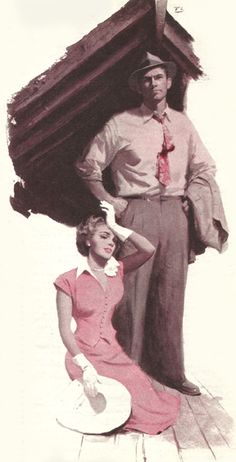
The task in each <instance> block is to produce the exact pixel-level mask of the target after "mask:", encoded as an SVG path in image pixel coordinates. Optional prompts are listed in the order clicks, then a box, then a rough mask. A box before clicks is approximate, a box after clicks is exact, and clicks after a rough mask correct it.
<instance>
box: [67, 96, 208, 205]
mask: <svg viewBox="0 0 236 462" xmlns="http://www.w3.org/2000/svg"><path fill="white" fill-rule="evenodd" d="M165 112H166V115H167V116H166V121H165V124H166V126H167V127H168V130H169V132H170V134H171V136H172V141H173V144H174V146H175V149H174V150H173V151H172V152H169V153H168V159H169V167H170V176H171V182H170V184H169V185H168V186H166V187H164V186H163V185H161V184H160V182H159V181H158V179H157V178H156V176H155V174H156V168H157V167H156V165H157V156H158V153H160V152H161V150H162V144H163V129H162V125H161V123H159V122H157V121H156V120H155V119H154V118H153V111H151V110H150V109H149V108H147V107H146V106H145V105H144V104H142V106H140V107H139V108H135V109H132V110H129V111H125V112H122V113H120V114H116V115H114V116H113V117H111V119H110V120H109V121H108V122H107V123H106V124H105V126H104V128H103V129H102V130H101V131H100V132H99V133H98V134H97V135H96V136H95V138H94V139H93V140H92V142H91V143H90V144H89V146H88V147H87V148H86V152H85V153H84V154H85V157H84V160H83V161H82V162H81V161H77V162H76V164H75V166H76V169H77V172H78V174H79V175H80V176H81V177H82V178H84V179H85V180H88V181H91V180H98V181H102V171H103V170H104V169H105V168H106V167H107V166H108V165H110V167H111V171H112V178H113V181H114V185H115V188H116V194H117V195H118V196H123V197H126V196H133V195H147V196H153V195H156V194H164V195H183V194H184V191H185V189H186V187H187V180H188V177H189V176H191V175H192V174H194V173H195V172H198V171H201V172H203V171H204V172H207V173H209V174H214V173H215V163H214V161H213V159H212V158H211V156H210V155H209V153H208V151H207V150H206V148H205V146H204V144H203V143H202V141H201V139H200V137H199V135H198V133H197V131H196V129H195V128H194V126H193V124H192V123H191V121H190V120H189V119H188V117H187V116H186V115H185V114H183V113H181V112H177V111H175V110H173V109H171V108H169V107H167V108H166V110H165Z"/></svg>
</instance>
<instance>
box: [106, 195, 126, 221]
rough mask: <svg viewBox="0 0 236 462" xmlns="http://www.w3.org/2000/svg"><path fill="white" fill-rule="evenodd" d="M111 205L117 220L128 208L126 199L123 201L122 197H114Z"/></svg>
mask: <svg viewBox="0 0 236 462" xmlns="http://www.w3.org/2000/svg"><path fill="white" fill-rule="evenodd" d="M110 202H111V201H110ZM111 203H112V205H113V207H114V210H115V214H116V216H117V218H120V216H121V215H122V213H123V212H124V211H125V209H126V207H127V206H128V201H127V200H126V199H123V197H114V199H112V202H111Z"/></svg>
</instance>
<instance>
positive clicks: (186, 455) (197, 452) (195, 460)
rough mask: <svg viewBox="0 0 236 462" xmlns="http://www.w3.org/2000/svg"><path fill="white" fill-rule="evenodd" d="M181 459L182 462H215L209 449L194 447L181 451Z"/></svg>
mask: <svg viewBox="0 0 236 462" xmlns="http://www.w3.org/2000/svg"><path fill="white" fill-rule="evenodd" d="M180 457H181V460H182V462H215V457H214V456H213V454H212V453H211V452H210V451H209V449H206V448H201V447H197V446H196V447H194V448H188V449H181V451H180Z"/></svg>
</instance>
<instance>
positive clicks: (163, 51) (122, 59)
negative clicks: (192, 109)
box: [8, 0, 202, 225]
mask: <svg viewBox="0 0 236 462" xmlns="http://www.w3.org/2000/svg"><path fill="white" fill-rule="evenodd" d="M156 4H157V2H156V1H155V0H130V1H128V2H127V3H126V5H125V6H124V7H123V8H121V9H120V10H119V11H118V12H116V13H115V14H114V15H113V16H111V17H110V18H109V19H107V20H106V21H104V22H103V23H101V24H99V25H98V26H97V27H96V28H95V29H94V30H92V31H91V32H90V33H89V34H88V35H86V36H85V37H83V38H82V39H81V40H80V41H79V42H77V43H75V44H74V45H72V46H69V47H68V48H67V50H66V54H65V56H63V57H62V58H61V60H59V61H57V62H56V63H55V64H54V65H53V66H52V67H51V68H50V69H48V70H47V71H45V72H44V73H42V74H41V75H39V76H37V77H36V78H34V79H33V80H32V81H31V82H29V84H28V85H27V86H26V87H24V88H23V89H21V90H20V91H19V92H18V93H17V94H15V95H14V97H13V98H12V101H11V102H10V103H9V105H8V114H9V139H10V144H9V155H10V157H11V159H12V161H13V165H14V168H15V171H16V174H17V175H18V176H19V177H21V178H22V179H23V180H24V187H23V185H22V183H20V182H18V183H16V185H15V192H14V197H12V198H11V204H12V207H13V208H14V209H15V210H17V211H19V212H21V213H23V214H24V215H25V216H29V214H30V212H33V213H44V214H47V215H49V216H50V217H52V218H53V219H55V220H57V221H60V222H62V223H66V224H68V225H75V224H77V223H78V222H79V221H80V220H81V218H82V217H84V216H85V215H87V214H89V213H92V212H93V211H94V209H95V208H96V206H97V202H96V201H95V200H94V198H93V196H92V195H91V194H89V193H88V191H86V190H85V189H84V187H83V185H82V184H81V181H80V180H79V179H78V177H77V176H76V174H75V171H74V168H73V162H74V160H75V158H76V157H78V156H80V155H81V153H82V151H83V148H84V146H85V145H86V143H87V142H88V140H89V139H90V138H91V137H92V136H93V135H94V134H95V133H96V132H97V131H98V130H99V128H101V126H102V125H103V123H104V122H105V121H106V120H107V119H108V118H109V117H110V116H111V115H112V114H114V113H115V112H118V111H121V110H124V109H126V108H128V107H132V106H134V105H137V104H139V103H140V101H139V97H138V96H137V95H136V94H135V93H133V92H132V91H131V90H130V89H129V88H128V85H127V80H128V77H129V75H130V73H131V72H132V70H133V69H134V68H135V65H136V63H137V62H138V60H139V59H140V57H141V55H142V53H143V51H145V50H148V51H150V52H151V53H154V54H155V53H157V52H158V54H159V56H160V57H161V58H162V59H171V60H174V61H175V62H176V64H177V67H178V72H177V77H176V78H175V81H174V83H173V86H172V89H171V91H170V93H169V104H170V106H172V107H173V108H175V109H177V110H182V109H183V104H184V94H185V90H186V86H187V83H188V80H189V78H193V79H197V78H198V77H199V76H200V75H201V74H202V70H201V67H200V65H199V60H198V58H197V57H196V56H195V54H194V53H193V50H192V41H193V38H192V37H191V35H190V34H189V33H188V32H187V31H186V30H185V29H183V27H181V26H180V24H179V23H178V22H176V21H175V20H174V19H173V17H171V16H170V14H168V12H167V13H166V16H165V23H164V31H163V35H162V41H161V43H160V38H159V39H158V34H157V22H158V21H157V17H156V15H157V14H158V8H156V6H157V5H156ZM159 14H160V13H159ZM159 19H160V20H159V23H163V17H161V16H160V18H159ZM162 27H163V24H162ZM159 35H160V34H159ZM107 181H108V182H107V187H111V183H110V180H109V177H108V180H107Z"/></svg>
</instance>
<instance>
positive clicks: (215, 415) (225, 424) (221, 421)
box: [201, 394, 236, 449]
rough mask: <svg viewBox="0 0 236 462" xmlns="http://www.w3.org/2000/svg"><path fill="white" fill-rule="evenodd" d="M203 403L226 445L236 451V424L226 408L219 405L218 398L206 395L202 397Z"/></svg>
mask: <svg viewBox="0 0 236 462" xmlns="http://www.w3.org/2000/svg"><path fill="white" fill-rule="evenodd" d="M201 401H202V403H203V406H204V407H205V409H206V411H207V413H208V414H209V416H210V417H211V418H212V420H213V421H214V423H215V426H216V428H217V429H218V430H219V432H220V434H221V436H222V438H223V439H224V441H225V442H226V444H227V445H228V446H229V447H230V448H232V449H236V441H235V433H234V422H233V419H232V417H230V416H229V415H228V414H227V412H226V411H225V410H224V408H223V407H222V406H221V405H220V404H219V402H218V399H217V398H212V397H211V396H209V395H207V394H205V395H201Z"/></svg>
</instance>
